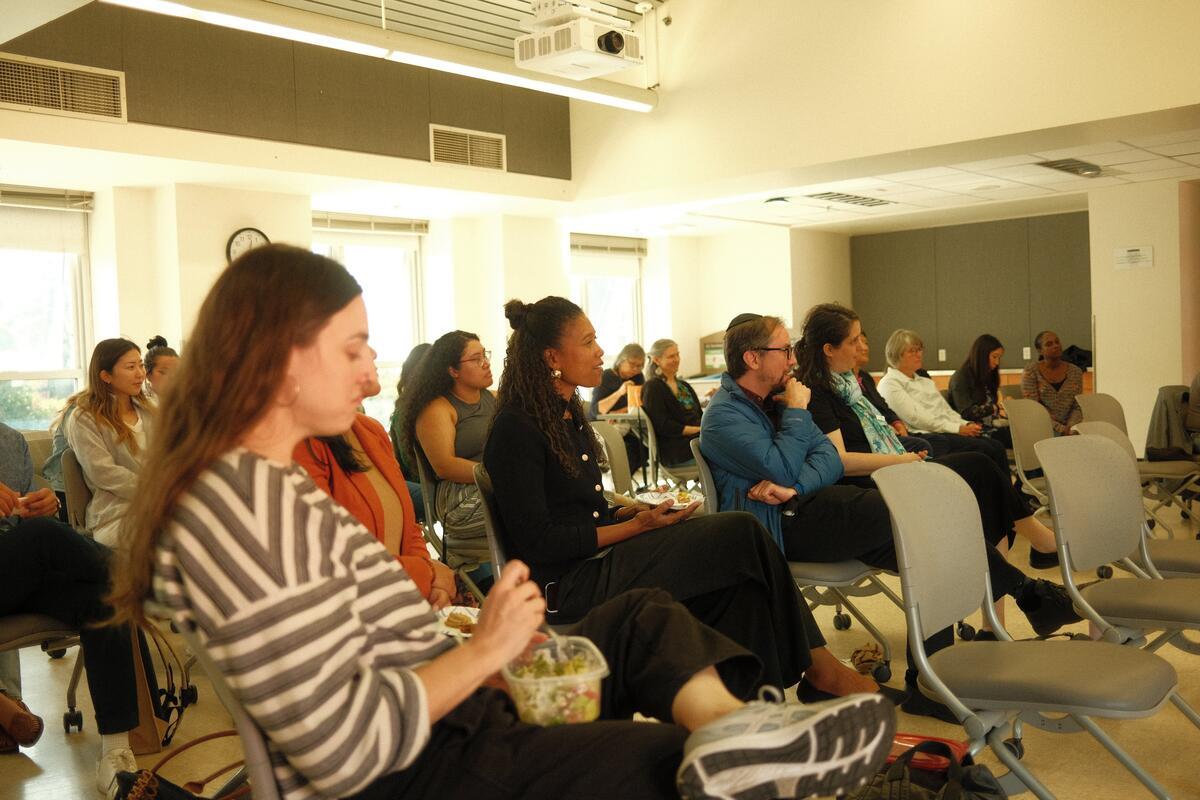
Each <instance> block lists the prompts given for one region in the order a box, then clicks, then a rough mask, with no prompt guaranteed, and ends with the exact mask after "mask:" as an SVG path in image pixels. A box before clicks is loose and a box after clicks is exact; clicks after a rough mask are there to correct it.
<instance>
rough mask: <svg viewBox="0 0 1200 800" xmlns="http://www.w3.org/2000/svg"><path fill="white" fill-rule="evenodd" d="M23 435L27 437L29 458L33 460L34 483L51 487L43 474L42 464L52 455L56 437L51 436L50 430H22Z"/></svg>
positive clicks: (38, 485) (38, 486) (40, 486)
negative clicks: (51, 451)
mask: <svg viewBox="0 0 1200 800" xmlns="http://www.w3.org/2000/svg"><path fill="white" fill-rule="evenodd" d="M21 435H22V436H24V437H25V444H27V445H28V446H29V459H30V460H31V461H33V482H34V484H35V485H36V486H37V488H39V489H41V488H45V487H49V486H50V483H49V482H48V481H47V480H46V478H45V476H44V475H42V465H43V464H45V463H46V459H47V458H49V457H50V450H51V449H52V447H53V445H54V439H52V438H51V437H50V432H49V431H21Z"/></svg>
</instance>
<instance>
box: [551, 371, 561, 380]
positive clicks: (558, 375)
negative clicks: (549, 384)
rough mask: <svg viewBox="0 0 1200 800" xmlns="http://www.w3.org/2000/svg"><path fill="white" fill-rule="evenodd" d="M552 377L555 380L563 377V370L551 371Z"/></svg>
mask: <svg viewBox="0 0 1200 800" xmlns="http://www.w3.org/2000/svg"><path fill="white" fill-rule="evenodd" d="M550 377H551V378H554V380H558V379H559V378H561V377H562V370H561V369H552V370H550Z"/></svg>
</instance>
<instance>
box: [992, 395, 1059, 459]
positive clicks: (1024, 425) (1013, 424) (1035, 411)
mask: <svg viewBox="0 0 1200 800" xmlns="http://www.w3.org/2000/svg"><path fill="white" fill-rule="evenodd" d="M1004 409H1005V411H1007V412H1008V424H1009V429H1010V430H1011V431H1012V440H1013V457H1014V458H1015V459H1016V462H1017V469H1020V470H1022V471H1024V472H1029V471H1030V470H1035V469H1041V464H1039V463H1038V456H1037V451H1036V450H1034V445H1035V444H1037V443H1038V442H1040V441H1042V440H1043V439H1052V438H1054V425H1053V424H1052V423H1051V420H1050V412H1049V411H1047V410H1046V407H1045V406H1043V405H1042V404H1041V403H1039V402H1038V401H1036V400H1025V399H1013V400H1009V401H1007V402H1005V404H1004Z"/></svg>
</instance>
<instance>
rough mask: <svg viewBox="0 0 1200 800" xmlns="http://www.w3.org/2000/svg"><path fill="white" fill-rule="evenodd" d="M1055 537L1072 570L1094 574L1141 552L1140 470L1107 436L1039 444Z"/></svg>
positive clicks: (1071, 437)
mask: <svg viewBox="0 0 1200 800" xmlns="http://www.w3.org/2000/svg"><path fill="white" fill-rule="evenodd" d="M1037 451H1038V457H1039V459H1040V460H1041V463H1042V469H1044V470H1045V472H1046V482H1047V484H1048V485H1049V491H1050V513H1051V514H1052V515H1053V517H1054V521H1055V525H1054V528H1055V536H1056V537H1057V538H1058V541H1059V543H1060V544H1061V545H1063V546H1065V548H1066V549H1067V552H1068V554H1069V556H1070V564H1069V566H1070V567H1072V568H1073V569H1076V570H1090V569H1094V568H1096V567H1098V566H1100V565H1102V564H1108V563H1110V562H1113V561H1117V560H1119V559H1122V558H1128V557H1129V556H1130V555H1132V554H1133V553H1135V552H1136V551H1137V550H1138V545H1139V543H1140V537H1141V531H1142V521H1143V519H1144V515H1145V506H1144V505H1143V504H1142V487H1141V480H1140V479H1139V477H1138V470H1137V465H1136V464H1135V463H1134V462H1133V460H1131V459H1130V458H1129V453H1128V451H1127V450H1126V449H1125V448H1123V447H1122V446H1121V445H1119V444H1117V443H1116V442H1114V441H1112V440H1111V439H1109V438H1106V437H1104V436H1096V435H1080V436H1060V437H1058V438H1056V439H1047V440H1046V441H1042V442H1038V444H1037Z"/></svg>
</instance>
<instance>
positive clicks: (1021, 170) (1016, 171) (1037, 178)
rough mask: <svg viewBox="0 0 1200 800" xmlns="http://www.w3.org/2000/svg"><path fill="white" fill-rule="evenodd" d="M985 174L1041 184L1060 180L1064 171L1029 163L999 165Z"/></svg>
mask: <svg viewBox="0 0 1200 800" xmlns="http://www.w3.org/2000/svg"><path fill="white" fill-rule="evenodd" d="M987 174H988V175H991V176H992V177H996V178H1004V179H1006V180H1012V181H1018V182H1020V183H1033V184H1043V183H1055V182H1057V181H1060V180H1062V176H1063V175H1064V174H1066V173H1063V172H1059V171H1058V170H1056V169H1050V168H1049V167H1039V166H1036V165H1034V164H1029V165H1026V166H1020V167H1001V168H1000V169H993V170H989V171H988V173H987Z"/></svg>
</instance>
